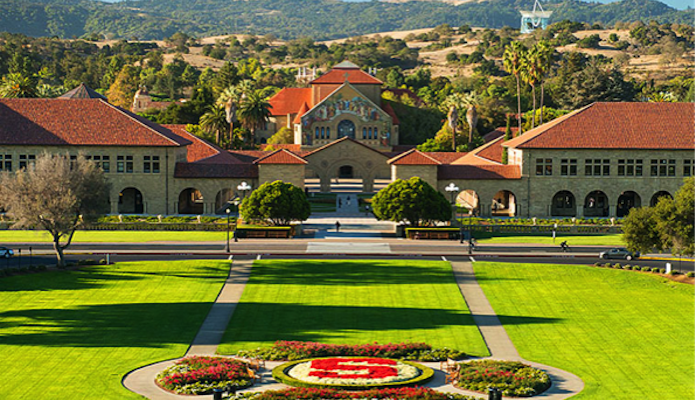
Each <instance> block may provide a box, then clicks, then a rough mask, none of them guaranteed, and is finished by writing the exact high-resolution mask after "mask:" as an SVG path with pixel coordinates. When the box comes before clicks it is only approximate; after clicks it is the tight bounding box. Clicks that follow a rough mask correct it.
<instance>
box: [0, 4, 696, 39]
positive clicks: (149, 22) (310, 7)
mask: <svg viewBox="0 0 696 400" xmlns="http://www.w3.org/2000/svg"><path fill="white" fill-rule="evenodd" d="M532 4H533V1H531V0H489V1H484V2H472V3H466V4H462V5H459V6H454V5H451V4H447V3H439V2H415V1H413V2H405V3H385V2H377V1H372V2H358V3H347V2H341V1H339V0H254V1H246V0H197V1H191V0H130V1H125V2H120V3H114V4H109V3H102V2H98V1H92V0H0V30H3V31H8V32H13V33H24V34H27V35H32V36H59V37H73V36H84V35H89V34H95V33H96V34H101V35H104V36H107V37H110V38H112V37H114V38H115V37H120V38H133V37H137V38H140V39H161V38H164V37H168V36H171V35H172V34H173V33H175V32H177V31H182V32H186V33H188V34H191V35H195V36H203V35H218V34H227V33H256V34H267V33H272V34H275V35H276V36H278V37H281V38H285V39H289V38H297V37H302V36H308V37H312V38H314V39H330V38H338V37H347V36H355V35H361V34H366V33H374V32H385V31H393V30H408V29H416V28H425V27H433V26H436V25H439V24H443V23H448V24H450V25H452V26H459V25H463V24H468V25H472V26H482V27H489V28H499V27H502V26H506V25H507V26H513V27H515V26H517V25H518V24H519V10H521V9H531V8H532ZM545 8H546V9H547V10H553V11H554V12H555V14H554V16H553V20H554V21H560V20H563V19H569V20H572V21H578V22H587V23H595V22H599V23H602V24H605V25H611V24H614V23H616V22H619V21H622V22H633V21H638V20H640V21H643V22H648V21H649V20H656V21H657V22H659V23H683V24H691V25H693V21H694V13H693V10H686V11H678V10H675V9H673V8H671V7H669V6H667V5H665V4H663V3H661V2H658V1H656V0H623V1H620V2H616V3H611V4H598V3H585V2H582V1H579V0H562V1H554V2H550V3H547V4H546V5H545Z"/></svg>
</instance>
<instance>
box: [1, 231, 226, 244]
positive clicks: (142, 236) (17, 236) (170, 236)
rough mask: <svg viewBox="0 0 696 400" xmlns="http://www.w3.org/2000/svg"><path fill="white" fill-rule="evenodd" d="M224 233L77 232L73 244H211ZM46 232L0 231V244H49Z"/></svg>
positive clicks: (220, 238) (48, 236) (223, 237)
mask: <svg viewBox="0 0 696 400" xmlns="http://www.w3.org/2000/svg"><path fill="white" fill-rule="evenodd" d="M225 235H226V233H225V232H224V231H220V232H207V231H186V232H181V231H77V232H75V237H74V238H73V243H80V242H82V243H85V242H97V243H98V242H131V243H138V242H160V241H162V242H213V241H225V239H226V236H225ZM51 241H52V239H51V236H50V235H49V234H48V232H46V231H19V230H17V231H16V230H4V231H0V243H39V242H51Z"/></svg>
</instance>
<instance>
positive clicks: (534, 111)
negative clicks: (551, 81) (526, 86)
mask: <svg viewBox="0 0 696 400" xmlns="http://www.w3.org/2000/svg"><path fill="white" fill-rule="evenodd" d="M531 86H532V129H534V126H535V123H536V87H535V86H534V85H531Z"/></svg>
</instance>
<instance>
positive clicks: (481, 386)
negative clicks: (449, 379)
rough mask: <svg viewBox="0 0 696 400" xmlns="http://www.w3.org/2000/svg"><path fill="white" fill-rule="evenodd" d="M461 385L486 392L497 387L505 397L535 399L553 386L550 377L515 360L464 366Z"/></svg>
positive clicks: (478, 362) (477, 362)
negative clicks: (530, 397)
mask: <svg viewBox="0 0 696 400" xmlns="http://www.w3.org/2000/svg"><path fill="white" fill-rule="evenodd" d="M460 365H461V369H460V370H459V383H458V384H457V386H459V387H460V388H462V389H466V390H473V391H477V392H486V391H487V390H488V388H489V387H497V388H499V389H500V390H501V391H502V392H503V396H518V397H528V396H535V395H537V394H539V393H541V392H543V391H545V390H546V389H548V388H549V387H551V378H550V377H549V375H548V374H547V373H546V372H544V371H542V370H539V369H536V368H533V367H530V366H529V365H525V364H522V363H520V362H514V361H494V360H483V361H473V362H467V363H461V364H460Z"/></svg>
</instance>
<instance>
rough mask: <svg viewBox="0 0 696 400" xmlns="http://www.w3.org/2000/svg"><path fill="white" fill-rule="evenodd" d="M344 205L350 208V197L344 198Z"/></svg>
mask: <svg viewBox="0 0 696 400" xmlns="http://www.w3.org/2000/svg"><path fill="white" fill-rule="evenodd" d="M346 205H348V206H350V196H348V197H346Z"/></svg>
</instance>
